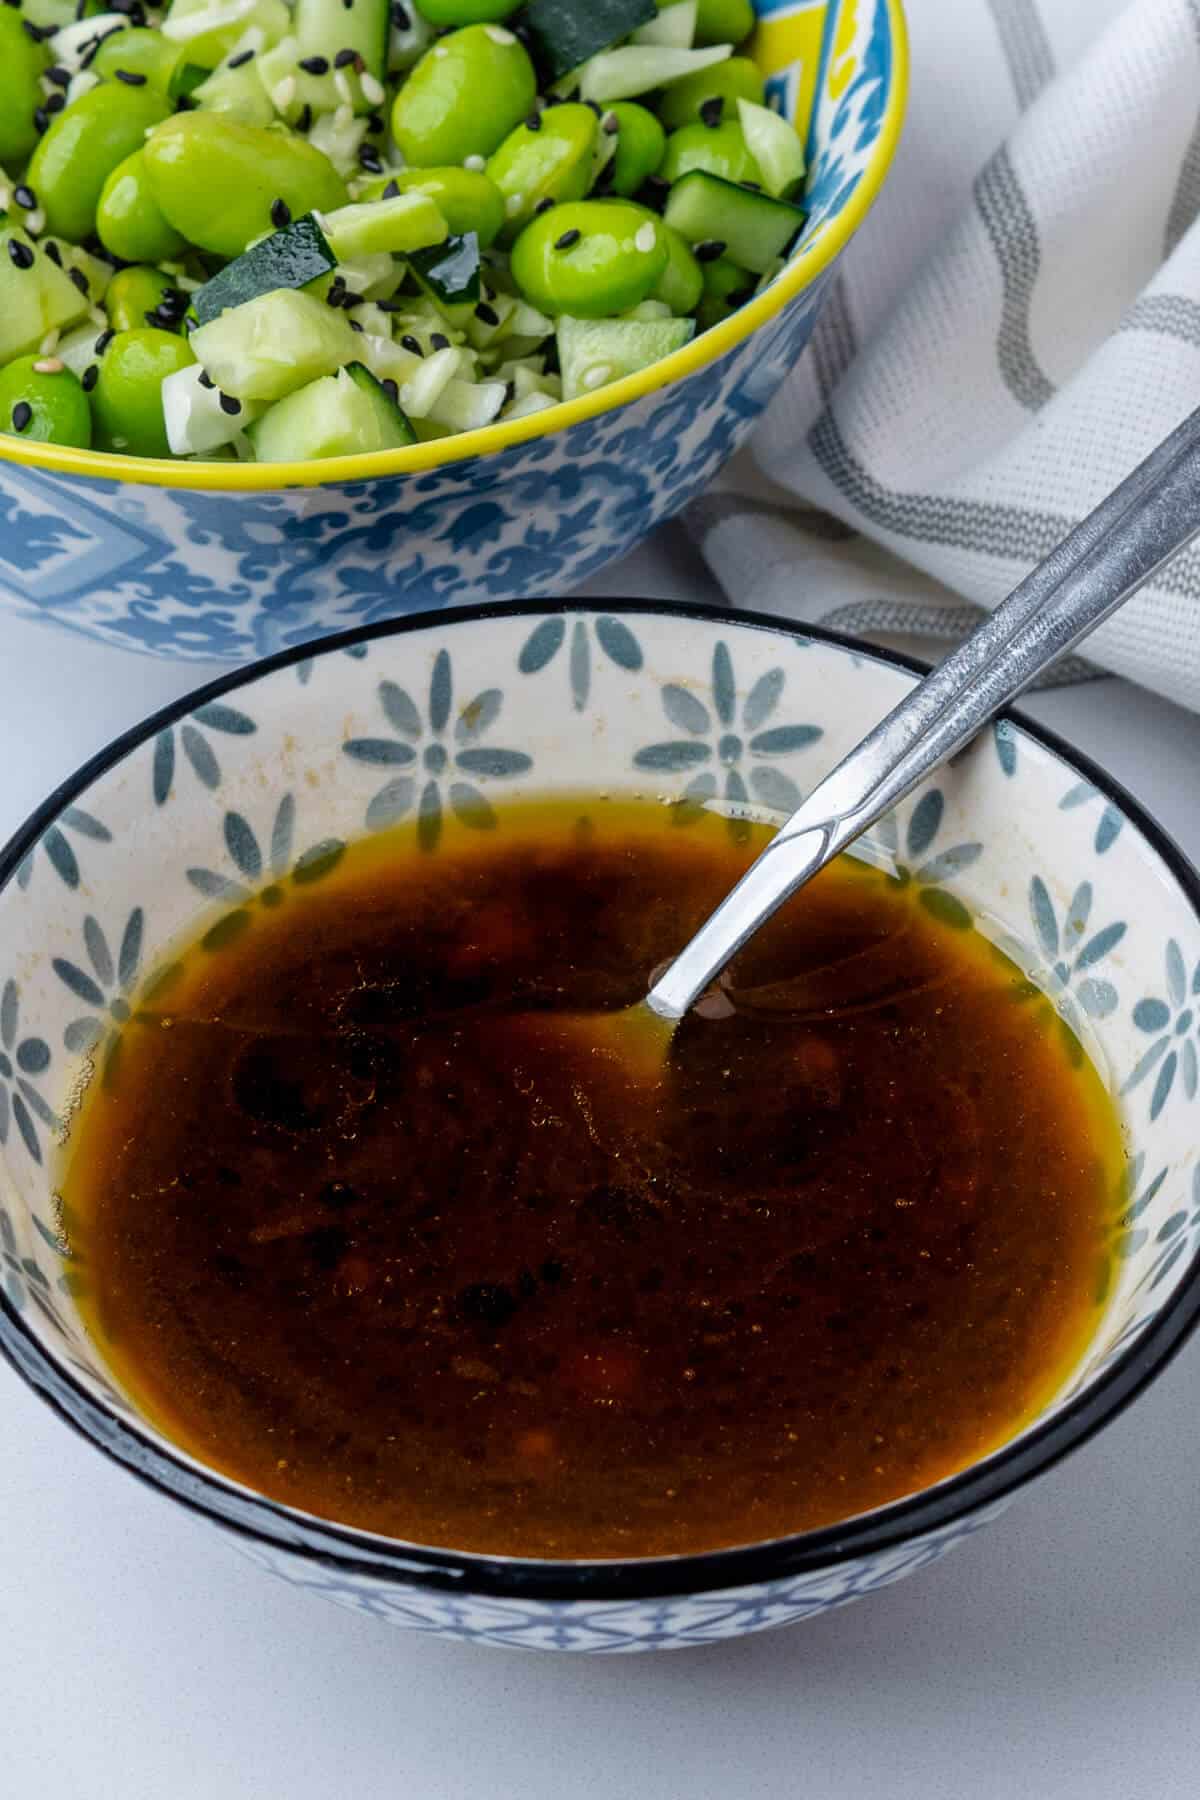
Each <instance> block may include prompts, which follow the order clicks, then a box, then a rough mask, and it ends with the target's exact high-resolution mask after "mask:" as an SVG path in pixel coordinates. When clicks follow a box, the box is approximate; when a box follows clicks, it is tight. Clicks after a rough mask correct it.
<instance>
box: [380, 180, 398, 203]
mask: <svg viewBox="0 0 1200 1800" xmlns="http://www.w3.org/2000/svg"><path fill="white" fill-rule="evenodd" d="M383 197H384V199H385V200H398V199H399V198H400V183H399V182H398V181H396V180H395V179H393V180H391V181H389V182H387V183H385V185H384V190H383Z"/></svg>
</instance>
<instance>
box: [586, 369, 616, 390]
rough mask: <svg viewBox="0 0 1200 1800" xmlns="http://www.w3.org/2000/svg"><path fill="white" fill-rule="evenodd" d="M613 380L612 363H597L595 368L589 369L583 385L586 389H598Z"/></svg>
mask: <svg viewBox="0 0 1200 1800" xmlns="http://www.w3.org/2000/svg"><path fill="white" fill-rule="evenodd" d="M611 380H612V365H611V363H596V364H595V366H594V367H593V368H590V369H588V371H587V372H586V374H585V375H584V377H583V385H584V387H585V388H598V387H603V386H604V384H605V382H606V381H611Z"/></svg>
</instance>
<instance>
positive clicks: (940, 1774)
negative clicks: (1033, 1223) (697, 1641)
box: [0, 528, 1200, 1800]
mask: <svg viewBox="0 0 1200 1800" xmlns="http://www.w3.org/2000/svg"><path fill="white" fill-rule="evenodd" d="M593 591H595V592H597V593H609V594H612V593H626V594H666V595H671V596H675V597H680V598H683V597H687V596H690V597H693V598H696V597H699V598H716V597H717V596H716V595H715V594H714V593H713V591H712V589H711V587H710V585H709V583H708V581H707V578H706V577H705V575H704V573H703V571H702V570H701V569H700V568H698V567H697V566H696V563H695V560H694V557H693V554H692V553H691V552H690V551H689V550H688V548H687V546H686V545H685V544H684V543H683V542H682V539H681V538H680V537H679V536H677V535H676V534H675V533H674V532H673V531H672V529H671V528H668V529H667V530H666V532H664V533H660V534H659V537H658V539H657V540H656V541H655V542H654V543H652V544H651V545H650V546H649V547H648V548H647V549H646V550H644V551H643V552H641V553H640V554H639V555H637V556H636V557H633V558H631V559H629V561H627V562H626V563H625V564H623V565H621V566H619V567H618V568H617V569H616V570H610V571H609V573H608V574H607V575H606V576H603V577H601V578H600V580H599V581H598V582H596V583H594V584H593ZM212 672H213V673H215V672H217V671H215V670H213V671H212ZM208 673H209V670H208V669H206V668H205V667H202V666H201V665H199V664H192V665H191V666H190V667H189V668H183V667H180V666H178V665H172V664H167V663H155V662H151V661H147V660H144V659H141V658H135V657H133V656H126V655H123V654H121V653H119V652H115V651H108V650H104V649H102V648H99V647H97V646H90V645H88V644H86V643H84V642H82V641H79V642H75V641H73V640H72V639H70V638H69V637H66V636H63V635H60V634H58V633H54V632H51V631H48V630H46V629H44V628H42V627H37V626H26V625H23V624H21V625H17V624H13V623H11V622H9V621H8V620H6V619H0V838H2V837H3V836H5V835H7V833H8V832H9V831H11V830H12V829H13V828H14V827H15V826H16V825H18V824H19V823H20V821H21V819H22V818H23V817H24V816H25V814H26V812H27V811H29V810H30V809H31V808H32V807H33V806H34V804H35V803H36V802H37V801H39V800H40V799H41V798H42V797H43V796H44V795H45V794H46V793H47V792H48V791H49V789H50V788H51V787H53V785H54V784H55V783H56V782H57V781H58V780H59V779H60V778H62V777H63V776H65V775H67V774H69V773H70V772H71V770H72V769H74V768H75V767H76V766H77V764H78V763H79V762H81V761H82V759H83V758H84V757H85V756H87V755H89V754H90V753H91V752H92V751H94V750H96V749H98V748H100V747H101V746H102V745H103V744H104V743H105V742H106V741H107V740H108V739H109V738H111V737H112V736H113V735H114V734H115V733H116V732H118V731H120V730H123V729H125V728H126V727H128V726H130V725H133V724H135V723H136V722H137V721H138V719H139V718H141V717H142V715H143V714H144V713H145V712H146V711H148V710H149V709H150V708H151V707H154V706H158V705H160V704H162V703H163V702H165V701H167V700H169V699H170V698H172V697H173V696H175V695H177V694H180V693H182V692H184V691H185V690H186V689H188V688H189V687H192V686H194V685H196V684H198V683H199V682H200V681H201V680H203V679H206V677H207V675H208ZM1029 710H1030V712H1032V713H1033V714H1034V715H1035V716H1036V717H1038V718H1039V719H1041V720H1043V721H1044V722H1045V723H1047V724H1050V725H1053V726H1054V727H1055V728H1056V729H1057V730H1059V731H1060V732H1062V733H1063V734H1064V735H1065V736H1067V737H1068V738H1070V739H1072V740H1073V741H1075V742H1076V743H1078V744H1079V745H1080V746H1081V747H1083V748H1085V749H1087V750H1089V751H1090V752H1091V753H1092V754H1093V755H1096V756H1098V757H1100V758H1102V759H1103V760H1104V761H1105V762H1106V763H1107V764H1108V766H1109V767H1110V768H1111V769H1112V770H1113V772H1114V773H1115V774H1116V775H1117V776H1119V777H1120V779H1121V780H1123V781H1124V782H1125V783H1126V785H1127V786H1128V787H1129V788H1131V789H1132V791H1133V792H1134V793H1135V794H1136V795H1138V797H1139V798H1140V799H1142V800H1143V801H1144V802H1146V803H1147V804H1148V805H1149V806H1150V807H1151V808H1152V809H1153V810H1154V811H1155V812H1156V813H1157V814H1158V816H1159V818H1160V819H1161V820H1162V821H1163V823H1164V824H1165V825H1166V827H1167V828H1168V830H1170V831H1171V832H1172V833H1174V835H1175V836H1176V837H1177V838H1178V839H1179V841H1180V842H1181V843H1182V844H1183V846H1184V848H1185V849H1187V850H1190V852H1191V853H1192V855H1193V856H1195V857H1197V858H1200V786H1198V783H1197V770H1198V769H1200V719H1197V718H1193V717H1191V716H1189V715H1187V714H1184V713H1182V712H1179V711H1177V710H1175V709H1174V708H1172V707H1169V706H1167V705H1165V704H1162V703H1160V702H1157V701H1155V700H1153V699H1152V698H1150V697H1149V696H1148V695H1146V694H1143V693H1140V692H1138V691H1136V690H1134V689H1132V688H1128V687H1125V686H1123V685H1122V684H1120V683H1117V682H1112V681H1106V682H1103V683H1095V684H1091V685H1089V686H1086V687H1083V688H1076V689H1073V690H1066V691H1063V692H1059V693H1052V694H1045V695H1041V696H1038V697H1037V698H1036V699H1034V700H1033V701H1031V702H1030V704H1029ZM1198 1386H1200V1342H1198V1343H1196V1344H1194V1345H1193V1346H1192V1348H1191V1349H1190V1350H1187V1351H1185V1352H1184V1354H1183V1355H1182V1356H1181V1357H1180V1358H1179V1359H1178V1361H1177V1362H1176V1363H1175V1364H1174V1365H1173V1366H1172V1368H1171V1369H1170V1370H1168V1372H1167V1373H1166V1375H1165V1376H1164V1377H1163V1378H1162V1379H1161V1380H1160V1381H1159V1383H1158V1384H1157V1386H1156V1387H1155V1388H1154V1389H1153V1390H1152V1391H1151V1392H1150V1393H1149V1394H1148V1395H1146V1396H1144V1397H1143V1399H1142V1400H1140V1401H1139V1402H1138V1403H1137V1405H1136V1406H1135V1407H1134V1408H1133V1409H1132V1410H1131V1411H1130V1412H1128V1413H1127V1414H1126V1415H1125V1416H1124V1417H1123V1418H1122V1419H1120V1420H1118V1421H1117V1422H1116V1423H1115V1424H1114V1425H1113V1426H1112V1427H1111V1428H1110V1429H1109V1430H1108V1431H1107V1432H1105V1433H1104V1434H1103V1436H1102V1437H1101V1438H1100V1440H1099V1441H1098V1442H1095V1443H1093V1444H1092V1445H1091V1446H1089V1447H1088V1448H1087V1449H1085V1450H1083V1451H1081V1452H1080V1453H1079V1454H1078V1455H1077V1456H1076V1457H1075V1458H1074V1459H1073V1460H1072V1461H1071V1462H1069V1463H1068V1464H1067V1465H1066V1466H1065V1467H1063V1468H1061V1469H1059V1470H1057V1471H1056V1472H1055V1473H1053V1474H1052V1475H1051V1476H1049V1477H1048V1478H1046V1479H1045V1480H1044V1481H1043V1482H1042V1483H1041V1484H1040V1485H1039V1486H1038V1487H1037V1488H1036V1489H1035V1490H1034V1491H1033V1492H1031V1493H1030V1494H1028V1495H1027V1496H1025V1497H1024V1498H1023V1499H1022V1500H1021V1501H1020V1502H1019V1503H1018V1504H1017V1505H1016V1506H1015V1507H1014V1508H1013V1509H1012V1510H1011V1511H1010V1512H1009V1513H1008V1515H1007V1516H1006V1517H1005V1518H1004V1519H1002V1520H1001V1521H1000V1523H999V1524H998V1525H995V1526H993V1527H991V1528H990V1529H989V1530H988V1531H986V1532H983V1533H981V1534H980V1535H979V1536H977V1537H976V1538H974V1539H973V1540H972V1541H971V1542H969V1543H968V1544H967V1545H965V1546H964V1547H963V1548H961V1549H959V1550H957V1551H955V1553H954V1554H953V1555H952V1556H951V1557H949V1558H947V1560H946V1561H945V1562H943V1563H941V1564H940V1565H939V1566H938V1567H937V1568H935V1569H932V1570H928V1571H926V1572H925V1573H923V1574H920V1575H918V1576H915V1577H914V1578H913V1579H911V1580H909V1581H905V1582H903V1583H901V1584H900V1585H899V1586H897V1587H894V1588H890V1589H888V1590H887V1591H886V1592H884V1593H882V1594H880V1595H877V1596H876V1597H874V1598H873V1599H870V1600H868V1601H866V1602H865V1603H863V1604H859V1605H856V1606H851V1607H848V1608H846V1609H844V1610H842V1611H840V1612H836V1613H833V1614H830V1615H829V1616H827V1617H826V1618H824V1619H820V1620H817V1621H814V1622H811V1623H809V1624H807V1625H801V1626H798V1627H796V1628H794V1629H792V1630H790V1631H782V1632H774V1633H767V1634H765V1635H762V1636H759V1637H756V1638H747V1639H743V1640H741V1641H740V1642H737V1643H731V1644H727V1645H722V1646H716V1647H712V1648H707V1649H700V1650H688V1651H678V1652H674V1653H672V1654H667V1655H661V1656H656V1657H645V1656H634V1657H612V1658H602V1657H580V1656H548V1655H530V1654H528V1653H523V1652H517V1651H499V1650H481V1649H472V1648H468V1647H464V1646H460V1645H457V1644H450V1643H442V1642H440V1641H438V1640H436V1639H433V1638H424V1637H415V1636H410V1635H407V1634H406V1633H404V1632H401V1631H397V1630H393V1629H389V1628H388V1627H386V1626H384V1625H381V1624H378V1623H376V1622H373V1621H370V1620H367V1619H364V1618H360V1617H358V1616H357V1615H354V1614H351V1613H347V1612H343V1611H341V1610H340V1609H338V1608H336V1607H333V1606H331V1605H329V1604H328V1603H326V1602H324V1601H322V1600H320V1599H318V1598H316V1597H313V1596H309V1595H305V1594H300V1593H295V1592H293V1591H292V1590H291V1589H289V1588H287V1587H285V1586H284V1585H283V1584H282V1583H279V1582H276V1581H273V1580H271V1579H270V1578H268V1577H266V1576H264V1575H261V1574H259V1573H258V1572H257V1571H256V1570H254V1569H252V1568H250V1567H249V1566H248V1565H246V1564H244V1563H243V1562H242V1560H241V1559H240V1558H238V1557H237V1556H235V1555H234V1554H232V1553H231V1552H230V1550H229V1549H228V1548H226V1547H225V1546H224V1545H223V1544H222V1543H221V1542H220V1541H219V1540H218V1539H217V1538H216V1536H215V1535H214V1534H213V1533H212V1532H211V1531H210V1530H209V1529H207V1528H205V1527H203V1526H201V1525H198V1524H197V1523H196V1522H194V1521H193V1520H191V1519H190V1518H187V1517H185V1516H183V1515H182V1514H181V1513H180V1512H179V1511H178V1510H177V1509H176V1508H175V1507H173V1506H172V1505H170V1504H169V1503H168V1502H167V1501H165V1500H163V1499H161V1498H160V1497H158V1496H157V1495H155V1494H153V1493H150V1492H148V1491H145V1490H143V1489H142V1488H141V1487H140V1486H138V1485H137V1484H136V1483H135V1482H133V1481H132V1480H131V1479H129V1477H128V1476H126V1475H124V1474H123V1473H121V1472H120V1471H119V1470H117V1469H116V1468H115V1467H113V1466H112V1465H110V1464H109V1463H107V1462H106V1461H105V1460H104V1459H103V1458H102V1457H101V1456H99V1455H98V1454H97V1453H96V1452H95V1451H94V1450H92V1449H91V1448H90V1447H88V1446H86V1445H84V1444H83V1443H82V1442H80V1441H79V1440H77V1439H76V1438H75V1437H74V1436H73V1435H72V1434H71V1433H70V1432H68V1431H67V1430H66V1429H65V1428H64V1427H63V1426H62V1425H60V1424H59V1423H58V1422H57V1420H56V1419H54V1418H53V1417H52V1416H51V1414H50V1413H49V1412H48V1411H47V1410H46V1409H45V1408H44V1407H43V1406H42V1405H41V1404H40V1403H39V1402H37V1401H35V1400H34V1399H33V1398H32V1397H31V1396H30V1395H29V1394H28V1393H27V1392H26V1391H25V1389H24V1388H23V1387H22V1386H21V1384H20V1383H19V1382H18V1380H17V1379H16V1377H15V1376H14V1375H12V1374H11V1373H10V1372H9V1371H8V1370H7V1368H0V1795H2V1796H4V1800H8V1797H9V1796H11V1800H60V1797H62V1800H67V1797H68V1796H69V1797H70V1800H384V1797H388V1800H390V1797H391V1796H393V1795H395V1796H404V1797H405V1800H509V1797H512V1800H517V1797H518V1796H519V1797H520V1800H573V1797H575V1796H580V1797H583V1796H587V1797H588V1800H593V1797H594V1800H600V1797H603V1800H718V1797H720V1800H755V1797H757V1796H760V1795H780V1796H789V1797H790V1796H793V1795H795V1796H798V1797H799V1796H802V1797H803V1800H860V1797H862V1800H909V1797H910V1796H911V1797H912V1800H943V1797H945V1800H992V1797H1003V1800H1008V1797H1010V1796H1012V1797H1014V1800H1017V1797H1019V1800H1027V1797H1028V1800H1085V1797H1086V1800H1150V1797H1151V1796H1153V1800H1174V1797H1175V1796H1184V1795H1187V1796H1193V1795H1195V1794H1196V1793H1197V1792H1198V1791H1200V1706H1198V1705H1197V1698H1198V1686H1200V1554H1197V1550H1198V1539H1200V1407H1198V1406H1197V1404H1196V1393H1197V1387H1198Z"/></svg>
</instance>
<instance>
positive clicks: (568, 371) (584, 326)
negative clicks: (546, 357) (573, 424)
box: [557, 316, 696, 400]
mask: <svg viewBox="0 0 1200 1800" xmlns="http://www.w3.org/2000/svg"><path fill="white" fill-rule="evenodd" d="M695 329H696V326H695V322H694V321H693V320H692V319H572V318H570V317H566V316H564V317H563V318H561V319H559V321H558V332H557V338H558V361H559V367H560V368H561V369H562V391H563V399H564V400H576V399H578V398H579V396H580V395H581V394H591V393H594V392H595V390H596V389H597V388H600V387H607V385H608V383H609V382H610V381H620V380H621V378H622V376H624V375H632V374H634V373H635V372H636V371H637V370H638V369H647V368H649V366H650V364H651V363H656V362H658V361H660V360H661V358H662V357H664V356H670V354H671V352H672V351H673V350H679V349H681V348H682V347H683V345H684V344H686V343H688V342H689V340H690V339H691V337H692V334H693V332H694V331H695Z"/></svg>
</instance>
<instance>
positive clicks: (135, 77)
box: [114, 69, 146, 87]
mask: <svg viewBox="0 0 1200 1800" xmlns="http://www.w3.org/2000/svg"><path fill="white" fill-rule="evenodd" d="M114 73H115V74H116V77H117V80H118V81H123V82H124V83H125V86H126V87H145V85H146V77H145V76H144V75H143V74H142V72H141V70H140V69H117V70H115V71H114Z"/></svg>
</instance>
